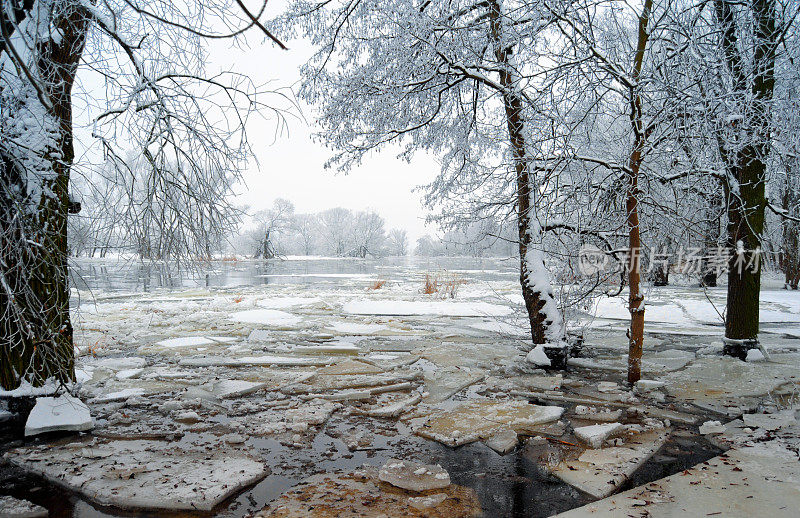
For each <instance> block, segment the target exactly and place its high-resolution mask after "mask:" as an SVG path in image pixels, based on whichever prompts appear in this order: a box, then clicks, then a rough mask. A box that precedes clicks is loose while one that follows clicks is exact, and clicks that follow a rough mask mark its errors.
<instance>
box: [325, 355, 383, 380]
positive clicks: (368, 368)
mask: <svg viewBox="0 0 800 518" xmlns="http://www.w3.org/2000/svg"><path fill="white" fill-rule="evenodd" d="M381 372H384V369H382V368H380V367H378V366H377V365H372V364H371V363H367V362H362V361H359V360H356V359H347V360H342V361H340V362H338V363H336V364H334V365H328V366H327V367H324V368H322V369H320V370H319V371H318V372H317V373H318V374H320V375H331V376H337V375H348V376H351V375H357V374H380V373H381Z"/></svg>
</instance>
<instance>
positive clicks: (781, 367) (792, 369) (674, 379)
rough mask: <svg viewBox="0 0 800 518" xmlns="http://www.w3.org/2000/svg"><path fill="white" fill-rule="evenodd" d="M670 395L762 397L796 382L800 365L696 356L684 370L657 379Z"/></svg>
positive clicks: (690, 397) (687, 397)
mask: <svg viewBox="0 0 800 518" xmlns="http://www.w3.org/2000/svg"><path fill="white" fill-rule="evenodd" d="M659 381H663V382H665V383H666V387H665V389H666V391H667V393H669V394H670V395H671V396H675V397H677V398H680V399H685V400H692V401H714V400H716V399H719V398H723V397H725V398H730V397H744V396H763V395H765V394H767V393H769V392H772V391H774V390H775V389H776V388H778V387H779V386H781V385H783V384H785V383H787V382H798V381H800V365H796V364H793V363H781V362H778V361H776V362H771V363H746V362H743V361H741V360H739V359H737V358H730V357H704V358H698V359H697V360H695V361H694V362H692V364H691V365H689V366H688V367H687V368H686V369H684V370H682V371H679V372H675V373H670V374H667V375H665V376H662V377H660V378H659Z"/></svg>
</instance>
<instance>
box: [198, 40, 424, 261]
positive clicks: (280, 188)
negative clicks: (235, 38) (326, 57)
mask: <svg viewBox="0 0 800 518" xmlns="http://www.w3.org/2000/svg"><path fill="white" fill-rule="evenodd" d="M284 43H286V44H287V46H288V47H289V50H288V51H282V50H280V49H279V48H277V47H276V46H274V45H272V44H270V43H264V44H263V45H253V47H252V48H250V49H233V48H231V47H230V44H229V42H221V43H218V44H217V45H215V46H213V47H211V48H210V49H209V50H210V63H209V72H211V71H212V70H214V69H222V70H234V71H236V72H239V73H244V74H247V75H249V76H250V77H251V78H252V79H253V81H254V82H255V83H256V84H262V83H267V82H269V83H270V86H271V87H273V88H281V87H290V86H293V85H294V86H297V82H298V81H299V79H300V72H299V68H300V66H301V65H302V64H303V63H305V61H306V60H307V59H308V57H309V56H310V55H311V52H312V49H311V45H310V44H309V43H308V42H305V41H290V42H284ZM302 114H303V116H304V117H305V120H300V119H298V118H295V117H291V118H289V119H287V131H286V132H284V133H283V134H282V135H277V136H276V134H275V122H274V121H264V120H260V119H259V120H256V119H254V120H252V121H251V123H250V126H249V128H248V130H249V131H248V135H249V139H250V142H251V144H252V145H253V148H254V151H255V154H256V158H257V160H258V163H256V162H253V163H252V164H251V165H250V167H249V169H248V170H247V171H246V172H245V173H244V177H245V181H246V187H243V188H242V189H240V191H241V194H240V195H239V196H238V197H237V201H239V202H240V203H242V204H248V205H250V206H251V208H252V209H253V210H258V209H263V208H267V207H269V206H271V205H272V202H273V201H274V200H275V198H286V199H288V200H290V201H292V202H293V203H294V204H295V210H296V212H300V213H302V212H319V211H322V210H325V209H328V208H332V207H346V208H349V209H353V210H365V209H372V210H375V211H376V212H378V213H379V214H380V215H381V216H383V217H384V219H385V220H386V229H387V231H388V230H389V229H392V228H403V229H405V230H407V231H408V235H409V239H410V241H411V244H412V246H413V245H414V243H415V242H416V239H417V238H418V237H420V236H422V235H423V234H425V233H431V232H435V230H436V229H435V228H433V227H428V228H426V226H425V224H424V219H425V215H426V211H425V209H424V208H423V207H422V205H421V197H422V193H421V192H414V188H415V187H417V186H419V185H423V184H427V183H428V182H430V181H432V180H433V178H434V177H435V175H436V173H437V172H438V164H437V163H436V161H435V160H433V159H432V158H431V157H429V156H425V155H422V154H420V155H418V156H416V157H415V158H414V160H413V161H412V162H411V163H410V164H409V163H407V162H405V161H403V160H400V159H398V158H396V155H397V151H396V150H394V151H393V150H390V149H387V150H385V151H383V152H380V153H374V154H373V155H372V156H370V157H368V159H366V160H364V162H363V164H362V165H360V166H359V167H358V168H354V169H353V170H352V171H351V172H350V173H348V174H347V175H345V174H342V173H338V172H337V171H336V170H334V169H324V167H323V166H324V163H325V161H326V160H327V159H328V158H329V157H330V151H329V150H328V149H326V148H325V146H324V145H323V144H321V143H319V142H315V141H313V140H312V134H313V133H314V131H316V128H315V123H314V110H313V109H312V108H311V107H308V106H303V107H302Z"/></svg>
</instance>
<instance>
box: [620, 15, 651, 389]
mask: <svg viewBox="0 0 800 518" xmlns="http://www.w3.org/2000/svg"><path fill="white" fill-rule="evenodd" d="M652 8H653V0H646V1H645V3H644V8H643V9H642V14H641V15H640V16H639V37H638V40H637V44H636V56H635V57H634V61H633V73H632V79H633V84H632V86H631V88H630V96H631V98H630V105H631V113H630V119H631V128H632V130H633V136H634V142H633V150H632V151H631V155H630V158H629V160H628V170H627V178H628V189H627V193H626V199H625V209H626V211H627V214H628V288H629V290H630V292H629V295H628V311H630V314H631V327H630V329H629V330H628V383H636V382H637V381H639V380H640V379H641V377H642V350H643V347H644V294H643V293H642V289H641V250H642V239H641V235H640V232H639V169H640V168H641V165H642V151H643V150H644V145H645V142H646V140H647V129H646V128H645V124H644V116H643V113H642V98H641V94H640V92H639V90H638V88H639V85H638V81H639V77H640V75H641V72H642V65H643V63H644V53H645V51H646V50H647V41H648V39H649V37H650V35H649V33H648V32H647V24H648V22H649V21H650V12H651V10H652Z"/></svg>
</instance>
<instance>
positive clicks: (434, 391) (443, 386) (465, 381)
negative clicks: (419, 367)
mask: <svg viewBox="0 0 800 518" xmlns="http://www.w3.org/2000/svg"><path fill="white" fill-rule="evenodd" d="M485 377H486V374H485V373H484V372H483V371H482V370H478V369H471V370H462V369H454V368H446V369H440V370H437V371H435V372H426V373H425V377H424V379H425V391H426V392H427V393H428V395H427V396H426V398H425V402H426V403H431V404H435V403H441V402H442V401H447V400H448V399H450V398H451V397H453V396H454V395H455V394H458V393H459V392H461V391H462V390H464V389H465V388H467V387H470V386H472V385H474V384H475V383H478V382H479V381H481V380H483V379H484V378H485Z"/></svg>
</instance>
